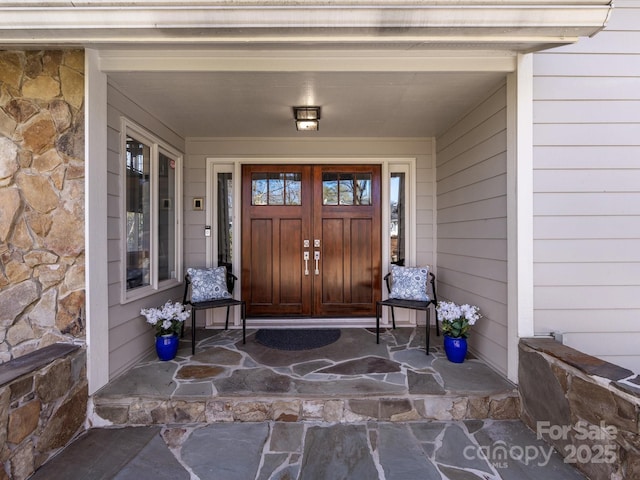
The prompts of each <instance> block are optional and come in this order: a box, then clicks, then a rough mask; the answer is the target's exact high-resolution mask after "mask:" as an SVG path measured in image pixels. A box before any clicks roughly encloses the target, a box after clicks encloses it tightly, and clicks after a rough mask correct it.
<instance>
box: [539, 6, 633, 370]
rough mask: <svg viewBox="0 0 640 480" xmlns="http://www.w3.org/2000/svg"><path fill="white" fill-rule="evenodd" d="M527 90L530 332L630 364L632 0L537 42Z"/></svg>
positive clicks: (631, 331)
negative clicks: (572, 35)
mask: <svg viewBox="0 0 640 480" xmlns="http://www.w3.org/2000/svg"><path fill="white" fill-rule="evenodd" d="M533 96H534V105H533V115H534V116H533V120H534V197H533V201H534V206H533V210H534V219H533V227H534V309H535V311H534V322H535V332H536V333H537V334H546V333H549V332H558V333H562V334H563V338H564V342H565V343H566V344H567V345H570V346H572V347H575V348H577V349H579V350H582V351H584V352H586V353H589V354H592V355H595V356H598V357H600V358H603V359H605V360H608V361H611V362H613V363H617V364H619V365H622V366H625V367H628V368H631V369H633V370H635V371H636V372H638V371H640V350H639V349H638V347H637V345H640V2H637V1H635V2H634V1H624V0H623V1H620V2H617V3H616V8H615V9H614V11H613V14H612V17H611V21H610V22H609V24H608V26H607V28H606V29H605V30H604V31H602V32H600V33H599V34H597V35H596V36H594V37H593V38H589V39H583V40H580V41H579V42H578V43H577V44H575V45H571V46H565V47H561V48H557V49H553V50H549V51H547V52H541V53H537V54H535V55H534V92H533ZM619 342H621V343H619Z"/></svg>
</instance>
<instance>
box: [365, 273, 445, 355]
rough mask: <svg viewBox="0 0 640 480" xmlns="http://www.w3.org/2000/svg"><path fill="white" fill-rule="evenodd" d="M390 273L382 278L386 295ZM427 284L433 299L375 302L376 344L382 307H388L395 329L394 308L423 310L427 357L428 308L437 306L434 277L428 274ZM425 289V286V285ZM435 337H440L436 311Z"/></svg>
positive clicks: (429, 316) (389, 299) (388, 291)
mask: <svg viewBox="0 0 640 480" xmlns="http://www.w3.org/2000/svg"><path fill="white" fill-rule="evenodd" d="M390 278H391V273H387V274H386V275H385V277H384V281H385V283H386V285H387V293H391V281H390ZM427 283H430V284H431V289H432V290H433V297H429V300H428V301H422V300H401V299H399V298H388V299H386V300H380V301H378V302H376V343H380V317H381V316H382V307H390V308H391V321H392V325H393V328H394V329H395V328H396V316H395V312H394V308H408V309H411V310H424V311H425V312H427V313H426V317H427V319H426V320H427V327H426V328H427V341H426V343H427V345H426V354H427V355H429V337H430V335H429V333H430V330H431V310H430V309H429V306H430V305H431V304H433V305H434V306H436V305H437V304H438V297H437V296H436V276H435V275H434V274H433V273H431V272H429V281H428V282H427ZM425 288H427V285H425ZM436 335H438V336H440V325H439V324H438V311H437V310H436Z"/></svg>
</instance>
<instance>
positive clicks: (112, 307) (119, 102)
mask: <svg viewBox="0 0 640 480" xmlns="http://www.w3.org/2000/svg"><path fill="white" fill-rule="evenodd" d="M123 116H124V117H126V118H128V119H129V120H132V121H134V122H135V123H137V124H138V125H140V126H142V127H144V128H146V129H147V130H149V131H150V132H152V133H153V134H155V135H156V136H157V137H159V138H162V139H163V140H165V141H166V142H168V143H170V144H172V145H174V146H175V147H176V148H177V149H178V150H184V141H183V140H182V139H181V138H180V137H178V136H177V135H176V134H175V133H174V132H172V131H171V130H169V129H168V128H167V127H166V126H164V125H163V124H162V123H161V122H159V121H158V120H157V119H155V118H154V117H153V116H152V115H150V114H149V113H148V112H146V111H145V109H144V108H142V107H141V106H139V105H137V104H136V103H135V102H134V101H132V100H131V99H129V98H126V97H125V96H124V95H122V94H121V93H120V92H119V91H118V90H117V89H116V88H114V87H113V86H112V85H109V89H108V94H107V128H108V130H107V172H108V173H107V179H106V180H107V199H106V201H107V226H108V228H107V259H108V281H109V287H108V292H107V295H108V304H109V376H110V378H114V377H115V376H117V375H118V374H119V373H121V372H122V371H124V370H125V369H127V368H128V367H130V366H131V365H133V364H134V363H135V362H136V361H138V360H139V359H140V358H142V357H143V356H144V355H145V354H146V353H148V352H149V350H150V349H151V348H152V346H153V330H152V329H151V328H150V327H149V326H148V325H147V324H146V323H145V321H144V318H143V317H141V316H140V309H141V308H144V307H148V306H155V305H159V304H162V303H164V302H165V301H166V300H167V299H169V298H176V299H177V298H180V297H181V294H182V289H181V288H175V289H172V290H166V291H163V292H160V293H157V294H155V295H152V296H149V297H146V298H144V299H141V300H138V301H134V302H129V303H126V304H124V305H123V304H121V303H120V291H121V288H122V283H121V271H122V270H123V269H124V267H123V265H122V261H121V260H122V247H121V242H122V226H121V221H122V220H121V219H122V212H121V211H120V209H121V206H120V196H121V194H122V192H121V188H120V182H121V177H120V175H121V171H122V169H123V166H122V164H121V163H122V159H121V155H120V142H121V140H120V118H121V117H123Z"/></svg>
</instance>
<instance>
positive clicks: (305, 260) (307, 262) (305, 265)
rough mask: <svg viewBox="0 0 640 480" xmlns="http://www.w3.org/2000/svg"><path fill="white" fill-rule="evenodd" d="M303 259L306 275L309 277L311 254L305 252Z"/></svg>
mask: <svg viewBox="0 0 640 480" xmlns="http://www.w3.org/2000/svg"><path fill="white" fill-rule="evenodd" d="M302 258H303V259H304V274H305V275H309V252H304V253H303V254H302Z"/></svg>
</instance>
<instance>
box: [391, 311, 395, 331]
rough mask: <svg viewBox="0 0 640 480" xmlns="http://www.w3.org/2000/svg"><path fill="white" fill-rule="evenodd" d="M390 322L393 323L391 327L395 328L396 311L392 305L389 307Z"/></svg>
mask: <svg viewBox="0 0 640 480" xmlns="http://www.w3.org/2000/svg"><path fill="white" fill-rule="evenodd" d="M391 323H392V324H393V329H394V330H395V329H396V312H395V310H394V309H393V307H391Z"/></svg>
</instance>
